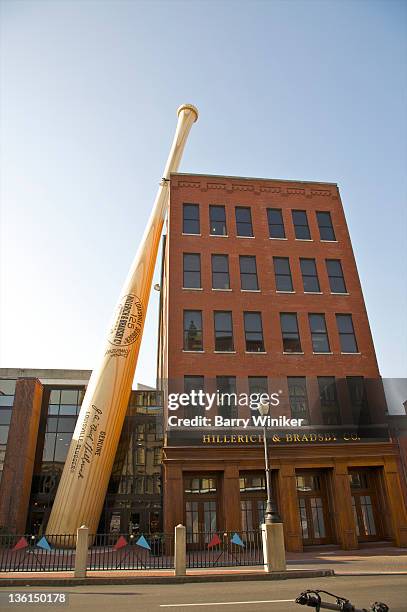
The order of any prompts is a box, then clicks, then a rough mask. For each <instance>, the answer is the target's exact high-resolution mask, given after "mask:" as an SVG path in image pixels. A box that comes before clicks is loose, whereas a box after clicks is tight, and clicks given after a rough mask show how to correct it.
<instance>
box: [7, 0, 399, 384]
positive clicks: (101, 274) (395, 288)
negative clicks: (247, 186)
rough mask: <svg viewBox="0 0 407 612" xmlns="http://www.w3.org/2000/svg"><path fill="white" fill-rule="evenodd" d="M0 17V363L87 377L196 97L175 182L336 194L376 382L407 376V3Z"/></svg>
mask: <svg viewBox="0 0 407 612" xmlns="http://www.w3.org/2000/svg"><path fill="white" fill-rule="evenodd" d="M0 6H1V26H0V27H1V32H0V34H1V37H0V38H1V42H0V51H1V60H0V61H1V65H0V79H1V82H0V85H1V94H0V95H1V99H0V103H1V107H0V111H1V117H0V118H1V142H2V145H1V187H0V188H1V232H2V233H1V275H0V280H1V302H0V306H1V311H0V325H1V354H0V363H1V366H3V367H7V366H8V367H45V368H46V367H61V368H89V369H91V368H92V367H93V365H94V364H95V362H96V360H97V357H98V354H99V353H100V351H101V349H102V345H103V342H104V337H105V333H106V329H107V326H108V323H109V321H110V318H111V314H112V311H113V308H114V305H115V303H116V300H117V298H118V296H119V292H120V289H121V286H122V283H123V281H124V278H125V276H126V274H127V271H128V268H129V265H130V263H131V260H132V258H133V256H134V254H135V252H136V249H137V245H138V242H139V240H140V238H141V236H142V233H143V229H144V226H145V223H146V221H147V218H148V215H149V213H150V210H151V206H152V203H153V199H154V196H155V192H156V189H157V185H158V182H159V179H160V177H161V172H162V168H163V165H164V162H165V160H166V156H167V153H168V150H169V146H170V143H171V139H172V136H173V131H174V129H175V124H176V108H177V107H178V106H179V104H181V103H183V102H192V103H193V104H195V105H196V106H198V108H199V111H200V118H199V122H198V123H197V124H195V125H194V127H193V128H192V131H191V135H190V138H189V141H188V143H187V147H186V151H185V154H184V158H183V161H182V163H181V167H180V170H181V171H183V172H199V173H212V174H227V175H241V176H260V177H269V178H287V179H301V180H317V181H332V182H337V183H338V184H339V187H340V189H341V195H342V200H343V203H344V207H345V212H346V215H347V220H348V225H349V229H350V233H351V238H352V241H353V245H354V250H355V255H356V260H357V264H358V268H359V273H360V277H361V281H362V286H363V289H364V294H365V299H366V305H367V309H368V314H369V317H370V323H371V327H372V332H373V337H374V341H375V344H376V350H377V355H378V360H379V365H380V369H381V372H382V375H383V376H387V377H397V376H400V377H403V376H406V363H407V325H406V312H407V283H406V230H407V207H406V193H407V172H406V169H407V116H406V98H407V96H406V89H407V77H406V74H407V70H406V67H407V66H406V63H407V60H406V58H407V43H406V41H407V36H406V34H407V3H406V2H397V1H393V0H386V1H384V2H376V1H374V0H370V1H367V0H366V1H357V0H354V1H346V0H341V1H338V2H335V1H329V0H325V1H322V2H313V1H305V0H304V1H296V0H288V1H283V2H274V1H268V2H257V1H245V2H239V1H228V2H221V1H215V0H212V1H211V0H208V1H201V2H199V1H194V0H191V1H189V2H173V1H172V0H167V1H165V2H159V1H156V2H154V1H152V2H138V1H136V0H133V1H126V0H121V1H117V2H116V1H113V0H112V1H98V0H90V1H87V0H80V1H78V0H71V1H65V0H56V1H53V2H51V1H46V2H42V1H36V0H29V1H24V0H16V1H12V0H2V1H1V2H0ZM157 280H158V268H157ZM157 297H158V294H157V293H156V292H152V299H151V300H150V306H149V313H148V322H147V324H146V328H145V332H144V339H143V346H142V349H141V354H140V359H139V365H138V369H137V373H136V380H137V381H139V382H144V383H146V384H149V383H150V384H154V380H155V359H154V354H153V351H152V346H155V342H156V340H155V338H156V329H157V308H158V303H157Z"/></svg>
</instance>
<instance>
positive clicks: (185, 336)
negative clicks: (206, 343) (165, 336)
mask: <svg viewBox="0 0 407 612" xmlns="http://www.w3.org/2000/svg"><path fill="white" fill-rule="evenodd" d="M187 313H194V314H195V315H196V314H198V313H199V318H200V319H201V327H200V328H197V330H196V331H197V334H198V336H199V334H200V345H201V348H199V349H198V348H190V347H189V346H188V342H187V334H188V333H189V330H188V329H187V328H186V327H185V318H186V315H187ZM191 322H193V321H191ZM183 350H184V351H188V352H191V353H203V350H204V348H203V317H202V310H191V309H184V311H183Z"/></svg>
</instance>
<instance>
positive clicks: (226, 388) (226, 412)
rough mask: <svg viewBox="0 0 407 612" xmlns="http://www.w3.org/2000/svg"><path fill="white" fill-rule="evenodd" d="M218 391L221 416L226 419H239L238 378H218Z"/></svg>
mask: <svg viewBox="0 0 407 612" xmlns="http://www.w3.org/2000/svg"><path fill="white" fill-rule="evenodd" d="M216 389H217V391H219V395H220V396H221V397H220V398H219V404H218V410H219V414H220V415H222V416H223V417H225V418H228V419H229V418H235V417H237V406H236V401H237V396H236V376H217V377H216Z"/></svg>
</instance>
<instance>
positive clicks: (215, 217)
mask: <svg viewBox="0 0 407 612" xmlns="http://www.w3.org/2000/svg"><path fill="white" fill-rule="evenodd" d="M209 228H210V229H209V232H210V234H211V235H212V236H227V229H226V213H225V207H224V206H209Z"/></svg>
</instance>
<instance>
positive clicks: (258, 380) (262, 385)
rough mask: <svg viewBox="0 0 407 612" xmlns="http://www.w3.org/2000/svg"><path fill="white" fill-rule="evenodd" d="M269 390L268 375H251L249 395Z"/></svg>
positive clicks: (260, 393)
mask: <svg viewBox="0 0 407 612" xmlns="http://www.w3.org/2000/svg"><path fill="white" fill-rule="evenodd" d="M268 392H269V388H268V381H267V376H249V395H253V394H258V395H262V394H263V393H267V394H268Z"/></svg>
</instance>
